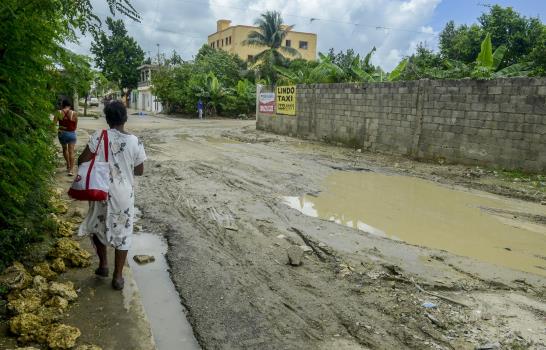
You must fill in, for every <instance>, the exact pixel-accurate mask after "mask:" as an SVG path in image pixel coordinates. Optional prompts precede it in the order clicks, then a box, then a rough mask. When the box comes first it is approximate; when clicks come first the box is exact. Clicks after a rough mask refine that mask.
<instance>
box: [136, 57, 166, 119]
mask: <svg viewBox="0 0 546 350" xmlns="http://www.w3.org/2000/svg"><path fill="white" fill-rule="evenodd" d="M157 69H158V66H157V65H155V64H145V65H142V66H140V67H138V71H139V73H140V81H139V82H138V96H137V98H136V101H133V99H131V100H132V101H131V105H132V106H134V108H136V109H138V110H142V111H147V112H153V113H159V112H161V111H162V110H163V106H162V105H161V102H159V101H158V100H157V98H156V97H155V96H154V95H153V94H152V74H153V71H155V70H157Z"/></svg>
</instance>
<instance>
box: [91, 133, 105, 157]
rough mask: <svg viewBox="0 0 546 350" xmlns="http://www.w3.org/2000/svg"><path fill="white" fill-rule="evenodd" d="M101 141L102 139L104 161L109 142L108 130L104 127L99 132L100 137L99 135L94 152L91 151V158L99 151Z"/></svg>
mask: <svg viewBox="0 0 546 350" xmlns="http://www.w3.org/2000/svg"><path fill="white" fill-rule="evenodd" d="M101 141H104V142H103V143H104V161H105V162H108V144H109V141H108V131H106V129H104V130H102V133H101V134H100V137H99V142H98V143H97V148H96V149H95V153H93V158H95V157H96V156H97V154H98V153H99V148H100V143H101Z"/></svg>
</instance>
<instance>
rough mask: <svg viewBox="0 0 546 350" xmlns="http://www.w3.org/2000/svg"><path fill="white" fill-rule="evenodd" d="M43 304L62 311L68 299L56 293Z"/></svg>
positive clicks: (66, 305)
mask: <svg viewBox="0 0 546 350" xmlns="http://www.w3.org/2000/svg"><path fill="white" fill-rule="evenodd" d="M45 305H46V306H49V307H53V308H56V309H59V310H61V311H64V310H65V309H66V308H67V307H68V300H66V299H65V298H63V297H60V296H58V295H55V296H54V297H52V298H51V299H49V300H48V301H46V303H45Z"/></svg>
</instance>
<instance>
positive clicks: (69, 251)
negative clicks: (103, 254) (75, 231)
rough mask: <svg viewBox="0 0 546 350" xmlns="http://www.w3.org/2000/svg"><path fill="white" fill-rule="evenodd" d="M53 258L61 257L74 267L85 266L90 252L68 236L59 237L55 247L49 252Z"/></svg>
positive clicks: (88, 262) (87, 263) (87, 264)
mask: <svg viewBox="0 0 546 350" xmlns="http://www.w3.org/2000/svg"><path fill="white" fill-rule="evenodd" d="M49 255H50V256H51V257H53V258H62V259H64V260H65V262H68V263H69V265H71V266H75V267H86V266H89V264H90V260H89V259H90V258H91V254H90V253H89V252H88V251H87V250H85V249H82V248H81V247H80V244H79V243H78V242H76V241H75V240H73V239H70V238H66V237H64V238H60V239H59V240H58V241H57V243H56V244H55V247H53V249H52V250H51V251H50V252H49Z"/></svg>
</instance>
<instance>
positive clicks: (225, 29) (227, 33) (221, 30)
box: [208, 19, 317, 60]
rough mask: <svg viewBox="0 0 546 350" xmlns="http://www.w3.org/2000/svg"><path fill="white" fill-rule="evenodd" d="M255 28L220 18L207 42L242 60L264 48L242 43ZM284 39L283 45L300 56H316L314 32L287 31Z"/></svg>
mask: <svg viewBox="0 0 546 350" xmlns="http://www.w3.org/2000/svg"><path fill="white" fill-rule="evenodd" d="M257 30H258V28H257V27H252V26H244V25H236V26H232V25H231V21H229V20H226V19H221V20H219V21H217V22H216V33H214V34H211V35H209V38H208V44H209V45H210V46H211V47H214V48H217V49H222V50H225V51H228V52H231V53H234V54H237V55H239V57H241V58H242V59H243V60H248V59H251V58H252V57H254V55H256V54H258V53H260V52H262V51H263V50H264V48H263V47H255V46H246V45H243V41H245V40H246V39H247V37H248V34H249V33H250V32H252V31H257ZM284 41H285V42H284V43H283V46H288V47H293V48H295V49H296V50H298V52H299V53H300V55H301V58H305V59H306V60H315V59H316V58H317V35H316V34H314V33H304V32H296V31H289V32H288V34H287V35H286V38H285V39H284ZM285 56H286V57H288V58H296V57H291V56H288V55H285Z"/></svg>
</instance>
